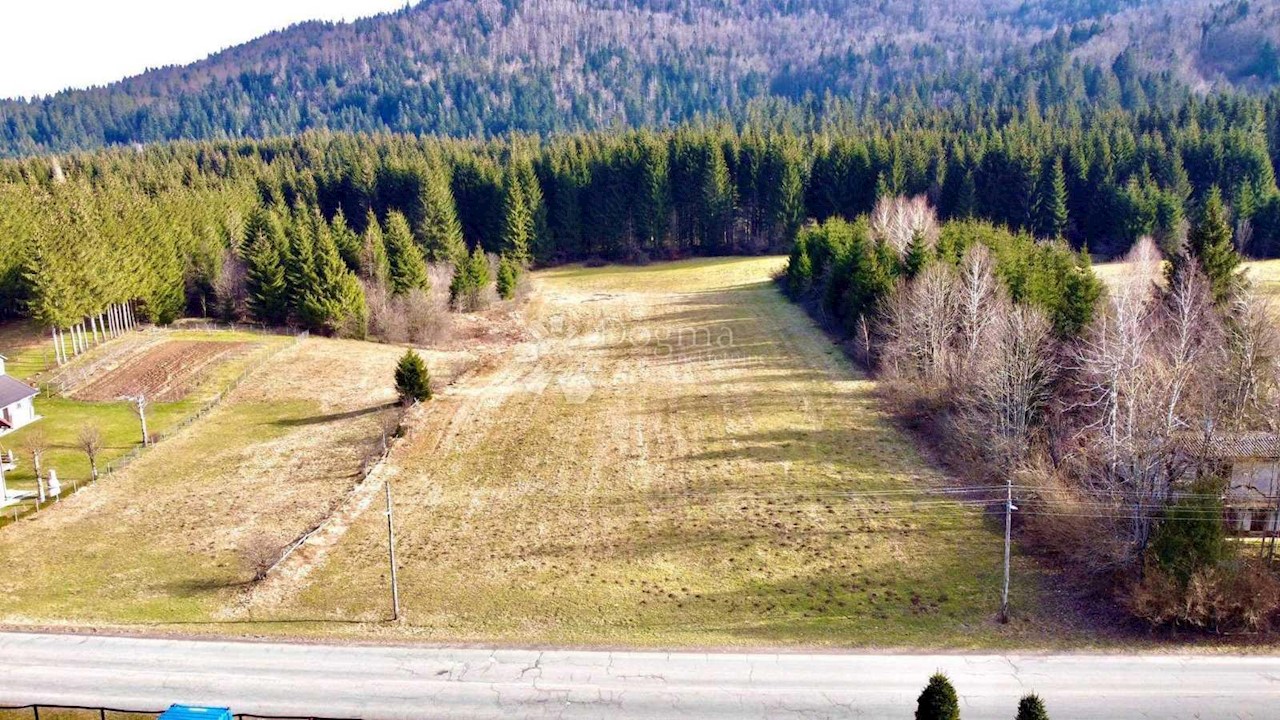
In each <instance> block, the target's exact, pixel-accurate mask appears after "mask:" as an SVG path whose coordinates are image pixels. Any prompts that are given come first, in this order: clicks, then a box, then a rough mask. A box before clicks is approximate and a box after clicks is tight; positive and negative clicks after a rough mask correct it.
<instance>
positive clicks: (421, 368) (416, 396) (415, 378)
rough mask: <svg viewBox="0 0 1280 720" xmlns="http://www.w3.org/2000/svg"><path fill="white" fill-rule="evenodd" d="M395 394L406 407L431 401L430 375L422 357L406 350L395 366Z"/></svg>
mask: <svg viewBox="0 0 1280 720" xmlns="http://www.w3.org/2000/svg"><path fill="white" fill-rule="evenodd" d="M396 392H398V393H400V401H401V402H403V403H404V404H406V405H409V404H412V403H414V402H423V401H425V400H430V399H431V375H430V373H429V372H428V371H427V364H426V362H424V361H423V360H422V356H421V355H419V354H418V353H416V352H414V351H413V350H406V351H405V352H404V355H403V356H401V358H400V362H399V363H398V364H397V365H396Z"/></svg>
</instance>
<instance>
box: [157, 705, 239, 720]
mask: <svg viewBox="0 0 1280 720" xmlns="http://www.w3.org/2000/svg"><path fill="white" fill-rule="evenodd" d="M159 720H234V718H232V717H231V708H214V707H193V706H191V705H170V706H169V709H168V710H165V711H164V714H163V715H161V716H160V718H159Z"/></svg>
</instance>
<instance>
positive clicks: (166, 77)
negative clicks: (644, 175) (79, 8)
mask: <svg viewBox="0 0 1280 720" xmlns="http://www.w3.org/2000/svg"><path fill="white" fill-rule="evenodd" d="M1278 12H1280V9H1278V8H1277V3H1276V2H1275V0H1265V1H1255V2H1252V3H1250V2H1245V1H1244V0H1241V1H1240V2H1231V3H1225V4H1224V3H1221V2H1220V1H1219V0H1092V1H1091V2H1086V3H1077V2H1069V1H1064V0H995V1H993V2H978V1H977V0H945V1H943V2H931V3H923V2H919V0H884V1H882V2H875V3H871V2H859V3H845V2H839V1H837V0H583V1H582V2H569V1H567V0H502V1H501V2H500V1H498V0H483V1H480V2H473V1H472V0H426V1H425V2H422V3H420V4H418V5H416V6H413V7H407V8H406V9H404V10H402V11H400V12H397V13H393V14H389V15H383V16H379V17H375V18H369V19H365V20H360V21H357V22H354V23H349V24H330V23H318V22H316V23H304V24H300V25H297V26H294V27H292V28H289V29H287V30H283V31H280V32H276V33H272V34H270V35H268V36H265V37H262V38H260V39H258V40H255V41H253V42H250V43H247V44H245V45H242V46H239V47H235V48H232V49H229V50H226V51H224V52H222V53H219V54H217V55H214V56H212V57H210V58H208V59H206V60H204V61H201V62H198V63H195V64H192V65H189V66H187V67H174V68H165V69H159V70H154V71H151V72H148V73H145V74H143V75H141V76H138V77H134V78H131V79H127V80H124V81H122V82H119V83H116V84H113V85H111V86H109V87H106V88H98V89H92V90H87V91H70V92H64V93H61V94H58V95H56V96H53V97H50V98H45V99H38V100H33V101H23V100H14V101H3V102H0V154H6V155H13V154H31V153H40V152H46V151H49V150H66V149H74V148H89V147H96V146H101V145H104V144H106V145H110V144H127V143H137V142H154V141H161V140H172V139H183V138H186V139H204V138H227V137H232V138H235V137H262V136H269V135H279V134H290V133H296V132H299V131H303V130H307V129H315V128H328V129H332V130H346V131H383V130H391V131H401V132H432V133H441V134H450V135H468V136H469V135H484V134H493V133H501V132H505V131H510V130H524V131H535V132H553V131H563V130H571V129H593V128H602V127H609V126H614V125H618V124H624V125H631V126H641V125H663V124H669V123H673V122H677V121H681V120H686V119H689V118H691V117H694V116H697V115H700V114H715V115H722V114H727V113H734V112H738V111H742V110H744V109H745V108H746V107H747V106H748V105H749V104H750V102H751V101H753V100H756V99H761V98H771V97H772V98H783V99H790V100H802V99H804V98H806V97H818V98H821V97H824V96H825V95H826V94H828V93H830V94H831V95H832V96H835V97H849V98H853V99H854V102H855V103H860V104H866V105H867V106H872V105H874V104H876V103H879V102H882V101H881V100H880V98H882V97H887V96H890V95H897V96H900V97H911V96H917V95H918V96H919V97H921V98H923V99H924V100H925V101H926V102H930V103H932V104H935V105H937V104H952V103H955V102H957V101H958V100H959V99H960V98H963V97H966V96H969V97H972V96H973V95H974V94H975V93H977V92H979V91H981V92H982V93H983V96H984V97H985V98H991V97H992V94H993V93H995V94H996V97H998V96H999V94H1000V93H1004V92H1011V90H1010V89H1009V88H1006V87H1005V85H1006V84H1007V85H1012V86H1018V85H1020V84H1023V85H1025V84H1028V83H1029V84H1030V86H1032V88H1035V87H1036V86H1037V82H1036V78H1047V77H1049V76H1054V77H1055V81H1056V80H1057V75H1060V74H1061V72H1060V71H1061V69H1062V68H1063V67H1068V66H1073V65H1074V64H1076V63H1078V64H1079V66H1080V67H1081V68H1084V69H1085V73H1084V75H1083V76H1082V79H1081V84H1082V86H1083V87H1082V88H1081V91H1080V92H1079V93H1075V94H1074V95H1073V96H1064V97H1059V98H1055V97H1046V98H1043V99H1042V100H1041V102H1056V101H1065V100H1068V99H1070V100H1078V99H1080V96H1081V95H1083V94H1084V92H1085V91H1087V92H1088V94H1089V96H1090V99H1091V100H1094V101H1096V100H1097V99H1098V98H1099V97H1103V98H1106V97H1109V96H1114V98H1115V100H1117V101H1123V102H1124V103H1125V104H1127V105H1131V106H1140V105H1143V104H1144V103H1146V102H1147V101H1148V96H1150V95H1152V94H1153V91H1152V90H1151V89H1150V88H1147V89H1145V90H1144V89H1143V88H1142V87H1141V83H1142V82H1144V81H1140V80H1139V79H1140V78H1150V77H1159V78H1160V80H1159V82H1160V83H1163V84H1164V86H1165V87H1166V88H1167V87H1184V86H1189V87H1193V88H1195V89H1197V90H1209V89H1215V88H1216V89H1222V88H1230V87H1238V88H1243V89H1250V90H1257V89H1265V88H1267V87H1269V86H1271V85H1273V84H1275V83H1276V82H1277V81H1278V80H1280V61H1277V54H1276V52H1275V49H1274V48H1275V44H1276V43H1277V42H1278V41H1280V22H1277V13H1278ZM1153 38H1158V40H1159V41H1158V42H1153ZM1118 58H1119V59H1120V61H1119V62H1117V59H1118ZM1029 63H1030V65H1029ZM1163 71H1170V72H1169V73H1168V74H1160V75H1156V74H1158V73H1163ZM1028 73H1030V75H1028ZM1153 73H1156V74H1153ZM1008 77H1020V78H1021V79H1020V80H1017V81H1014V82H1010V83H1006V82H1005V81H1004V80H1002V79H1001V78H1008ZM908 88H910V90H908ZM1016 92H1021V93H1022V94H1023V97H1022V99H1023V101H1024V102H1025V101H1026V97H1025V95H1026V94H1027V93H1028V89H1027V88H1026V87H1023V88H1022V89H1021V90H1016ZM1030 92H1031V93H1032V94H1035V93H1037V92H1042V91H1040V90H1038V89H1032V90H1031V91H1030Z"/></svg>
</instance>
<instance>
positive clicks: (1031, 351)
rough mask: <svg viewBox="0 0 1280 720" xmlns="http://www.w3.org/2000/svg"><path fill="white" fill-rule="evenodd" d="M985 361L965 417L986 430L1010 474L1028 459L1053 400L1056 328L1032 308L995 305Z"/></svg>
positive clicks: (972, 387)
mask: <svg viewBox="0 0 1280 720" xmlns="http://www.w3.org/2000/svg"><path fill="white" fill-rule="evenodd" d="M989 311H990V314H991V315H992V316H993V323H992V325H991V332H990V333H989V338H990V343H989V344H988V345H987V347H986V352H985V361H984V362H983V363H982V364H981V366H980V369H979V370H977V371H976V372H975V373H974V375H973V384H972V385H970V386H969V387H968V389H967V392H966V393H965V396H966V400H964V401H962V403H961V407H962V408H964V409H963V410H962V412H961V416H962V417H966V416H967V417H968V418H969V421H970V422H974V423H977V424H978V425H979V426H981V427H983V428H985V429H986V433H985V434H986V436H987V439H988V441H989V442H991V443H992V447H991V448H990V450H991V451H992V454H993V455H994V456H995V458H996V460H997V461H998V462H999V464H1000V465H1001V466H1002V467H1003V469H1004V470H1005V471H1006V472H1012V471H1013V470H1014V469H1016V468H1017V467H1018V466H1019V465H1020V464H1021V463H1022V462H1023V461H1024V460H1025V459H1026V457H1027V453H1028V448H1029V446H1030V443H1031V433H1032V430H1033V428H1034V427H1035V426H1036V425H1037V424H1039V422H1040V420H1041V416H1042V414H1043V413H1044V411H1045V408H1046V407H1047V406H1048V405H1049V400H1050V398H1051V396H1052V385H1053V382H1054V379H1055V377H1056V375H1057V372H1058V364H1057V360H1056V357H1055V355H1056V354H1055V351H1054V336H1053V324H1052V323H1051V322H1049V318H1048V317H1046V316H1045V314H1044V313H1043V312H1042V311H1040V310H1038V309H1036V308H1031V307H1027V306H1015V305H1012V304H1010V303H1008V302H1001V303H993V304H992V306H990V308H989Z"/></svg>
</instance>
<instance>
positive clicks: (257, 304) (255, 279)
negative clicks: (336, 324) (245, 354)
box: [244, 210, 289, 325]
mask: <svg viewBox="0 0 1280 720" xmlns="http://www.w3.org/2000/svg"><path fill="white" fill-rule="evenodd" d="M247 231H248V232H250V233H252V234H251V235H250V236H249V237H248V238H246V245H245V257H244V261H245V286H246V291H247V293H248V296H249V297H248V305H249V312H250V314H251V315H253V317H254V319H256V320H258V321H259V322H263V323H266V324H268V325H284V324H285V323H286V322H288V320H289V284H288V282H287V280H286V279H285V270H284V261H285V254H286V253H285V247H284V237H283V232H282V231H281V230H280V225H279V222H278V221H277V220H276V218H275V216H273V215H271V214H269V213H267V212H266V211H263V210H259V211H257V212H256V213H255V214H254V216H253V217H252V218H251V219H250V222H249V224H248V226H247Z"/></svg>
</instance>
